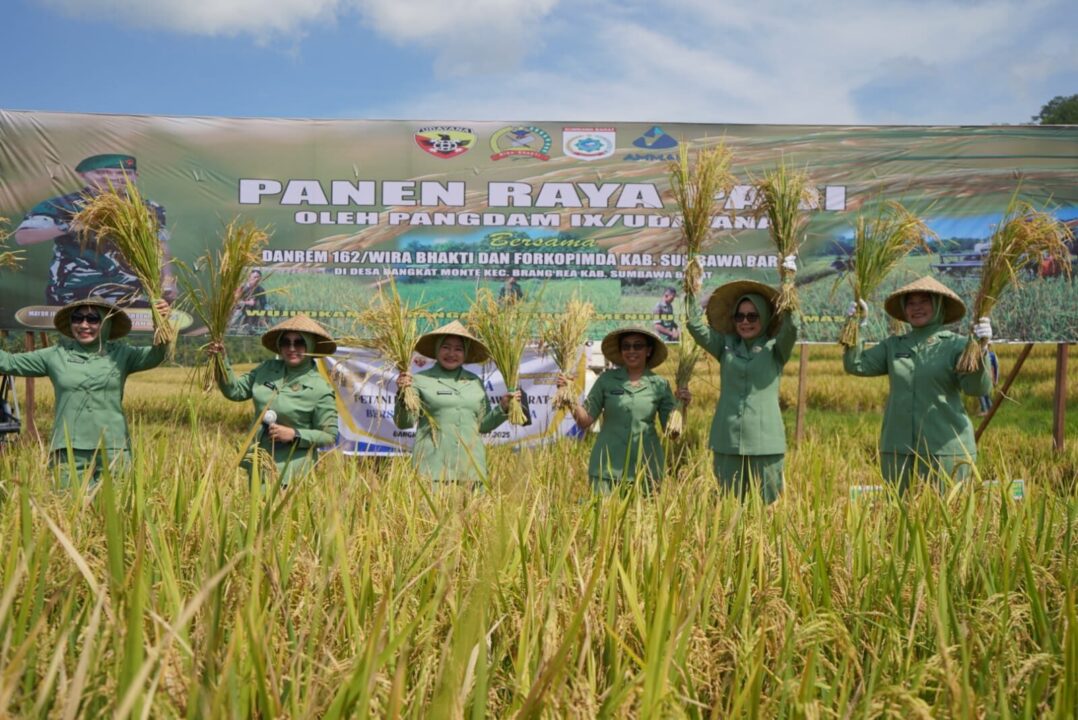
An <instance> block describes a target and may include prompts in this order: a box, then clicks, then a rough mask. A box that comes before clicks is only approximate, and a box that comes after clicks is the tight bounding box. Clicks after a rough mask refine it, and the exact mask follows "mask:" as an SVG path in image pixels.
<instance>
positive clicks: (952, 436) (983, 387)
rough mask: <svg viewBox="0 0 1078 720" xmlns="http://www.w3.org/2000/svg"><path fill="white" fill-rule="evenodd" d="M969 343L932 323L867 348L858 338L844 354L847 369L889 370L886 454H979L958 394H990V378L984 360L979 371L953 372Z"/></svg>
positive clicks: (883, 439)
mask: <svg viewBox="0 0 1078 720" xmlns="http://www.w3.org/2000/svg"><path fill="white" fill-rule="evenodd" d="M966 341H967V339H966V338H965V337H962V336H959V335H956V334H955V333H953V332H951V331H949V330H940V329H938V326H933V327H932V328H920V329H918V328H915V329H913V330H912V331H911V332H910V333H909V334H907V335H892V336H891V337H889V338H887V339H886V340H884V341H883V342H881V343H879V344H878V345H875V346H873V347H871V348H869V349H868V350H865V349H864V343H863V342H860V341H859V342H858V343H857V346H856V347H852V348H849V349H847V350H846V352H845V353H844V354H843V356H842V364H843V367H845V369H846V372H848V373H850V374H851V375H859V376H862V377H871V376H875V375H884V374H886V375H887V376H888V378H889V379H890V381H891V392H890V393H889V394H888V396H887V407H886V409H885V410H884V413H883V431H882V433H881V435H880V450H881V451H882V452H896V453H904V454H911V453H917V454H921V455H962V456H965V455H969V456H971V457H976V455H977V446H976V442H975V441H974V439H973V423H971V422H970V419H969V416H968V415H966V409H965V408H964V407H963V406H962V397H961V395H960V394H959V393H960V392H964V393H966V394H967V395H987V394H988V393H989V392H991V390H992V378H991V376H990V375H989V371H988V367H987V364H986V363H982V368H981V371H980V372H975V373H958V372H956V371H955V366H956V364H957V363H958V358H959V356H960V355H961V354H962V351H963V350H964V349H965V347H966Z"/></svg>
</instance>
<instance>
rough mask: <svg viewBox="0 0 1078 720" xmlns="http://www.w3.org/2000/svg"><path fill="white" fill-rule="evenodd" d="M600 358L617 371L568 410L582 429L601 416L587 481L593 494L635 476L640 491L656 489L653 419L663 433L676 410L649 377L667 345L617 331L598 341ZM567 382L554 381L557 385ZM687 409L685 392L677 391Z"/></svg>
mask: <svg viewBox="0 0 1078 720" xmlns="http://www.w3.org/2000/svg"><path fill="white" fill-rule="evenodd" d="M602 350H603V357H605V358H606V359H607V361H608V362H611V363H613V364H614V365H616V366H617V367H615V368H612V369H609V370H606V371H605V372H603V373H602V374H601V375H600V376H599V378H598V380H596V381H595V384H594V385H593V386H592V388H591V391H590V392H588V397H587V398H586V399H585V400H584V404H583V405H577V406H575V407H574V408H573V420H575V421H576V424H577V425H578V426H579V427H580V429H581V430H587V429H588V428H589V427H591V426H592V424H593V423H594V422H595V421H596V420H598V419H599V416H600V415H602V424H601V425H600V427H599V436H598V437H597V438H596V440H595V446H594V447H593V448H592V450H591V459H590V461H589V462H588V479H589V480H590V482H591V489H592V490H593V491H594V492H597V493H602V494H608V493H610V492H611V491H612V490H613V489H614V488H615V487H616V486H623V487H624V486H627V485H628V484H630V483H633V482H635V481H636V479H637V478H638V477H639V478H641V482H642V489H643V490H644V492H650V491H651V490H653V489H655V488H657V487H658V484H659V482H660V480H661V479H662V476H663V472H664V469H665V463H666V459H665V456H664V455H663V446H662V442H661V440H660V438H659V433H658V432H657V431H656V429H655V418H656V416H658V418H659V423H660V425H661V426H662V427H663V428H664V429H665V428H666V423H667V422H668V421H669V419H670V413H671V412H672V411H673V410H674V408H675V407H676V401H675V399H674V393H672V392H671V391H670V383H669V382H667V381H666V379H665V378H662V377H660V376H659V375H656V374H655V373H654V372H652V369H653V368H656V367H658V366H659V365H661V364H662V363H663V361H664V360H666V356H667V350H666V344H665V343H664V342H663V341H662V340H661V339H660V338H659V336H658V335H656V334H655V333H653V332H651V331H650V330H644V329H642V328H635V327H630V328H621V329H619V330H615V331H614V332H612V333H610V334H609V335H607V336H606V337H605V338H603V343H602ZM567 382H568V380H567V378H565V377H564V376H559V377H558V385H559V386H563V385H565V384H566V383H567ZM678 397H679V398H680V399H681V400H682V402H683V403H685V404H686V405H687V404H688V403H689V401H690V400H691V399H692V396H691V395H689V391H688V390H687V389H681V390H679V391H678Z"/></svg>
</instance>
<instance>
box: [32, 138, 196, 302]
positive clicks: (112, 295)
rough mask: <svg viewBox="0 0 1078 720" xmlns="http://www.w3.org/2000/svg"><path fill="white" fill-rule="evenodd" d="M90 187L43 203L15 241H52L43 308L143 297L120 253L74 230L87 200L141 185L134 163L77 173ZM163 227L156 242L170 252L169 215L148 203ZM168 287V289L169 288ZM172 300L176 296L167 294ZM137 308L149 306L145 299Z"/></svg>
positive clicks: (98, 164)
mask: <svg viewBox="0 0 1078 720" xmlns="http://www.w3.org/2000/svg"><path fill="white" fill-rule="evenodd" d="M75 171H76V172H77V173H79V174H80V175H81V176H82V178H83V180H84V181H85V183H86V185H85V187H83V188H82V189H81V190H78V191H77V192H72V193H68V194H66V195H60V196H59V197H54V198H49V199H48V200H43V201H42V202H39V203H38V204H37V205H35V206H34V207H33V208H32V209H31V210H30V212H28V213H27V214H26V217H25V218H24V219H23V221H22V223H21V224H20V225H19V227H18V228H16V230H15V241H16V242H17V243H18V244H20V245H32V244H36V243H41V242H46V241H48V240H52V242H53V257H52V263H51V264H50V265H49V284H48V287H47V288H46V290H45V302H46V303H47V304H49V305H66V304H67V303H70V302H74V301H75V300H83V299H85V298H87V297H90V296H91V295H92V296H96V297H103V298H105V299H107V300H110V301H112V302H125V301H126V300H127V299H128V298H130V297H131V296H132V295H135V296H137V295H139V294H141V293H142V286H141V284H140V283H139V281H138V278H136V277H135V275H134V273H133V272H132V271H131V268H130V267H128V265H127V264H126V263H125V262H124V260H123V258H122V257H121V255H120V253H119V252H118V251H117V250H116V248H115V247H114V246H113V245H112V243H110V242H108V241H105V242H104V243H102V244H101V245H100V246H98V244H97V242H95V239H93V238H85V239H84V238H82V237H80V236H79V232H78V231H77V230H76V229H74V228H72V227H71V219H72V218H73V217H74V216H75V214H76V213H77V212H78V211H79V210H80V209H81V207H82V205H83V202H84V198H85V197H86V196H87V195H94V194H96V193H100V192H102V191H103V190H105V189H107V188H108V187H109V184H110V183H111V184H112V186H113V187H123V183H124V182H125V180H124V178H125V177H127V178H130V179H131V181H132V182H134V181H135V180H136V179H137V170H136V165H135V158H133V157H131V156H130V155H117V154H110V155H94V156H92V157H88V158H86V159H85V160H83V161H82V162H81V163H79V165H78V166H77V167H76V168H75ZM147 206H148V207H149V209H150V210H152V211H153V213H154V215H155V216H156V218H157V224H158V226H159V227H160V231H159V234H158V238H159V239H160V240H161V242H162V244H165V245H166V246H167V243H168V232H167V231H166V230H165V209H164V208H163V207H161V206H160V205H158V204H157V203H155V202H152V201H147ZM168 285H169V284H168V283H167V282H166V287H168ZM166 296H168V298H167V299H170V300H171V299H174V296H175V293H174V292H166ZM135 304H139V305H148V301H146V300H145V298H138V302H137V303H135Z"/></svg>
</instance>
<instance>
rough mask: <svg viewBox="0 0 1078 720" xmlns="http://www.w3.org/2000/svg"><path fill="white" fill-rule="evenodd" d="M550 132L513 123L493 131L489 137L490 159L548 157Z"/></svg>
mask: <svg viewBox="0 0 1078 720" xmlns="http://www.w3.org/2000/svg"><path fill="white" fill-rule="evenodd" d="M551 143H552V140H551V139H550V133H548V132H547V131H546V130H544V129H543V128H540V127H535V126H534V125H513V126H511V127H505V128H502V129H501V130H499V131H498V132H496V133H494V135H492V136H491V138H490V149H491V151H492V152H493V154H492V155H491V156H490V159H491V160H504V159H505V158H524V157H530V158H535V159H537V160H549V159H550V145H551Z"/></svg>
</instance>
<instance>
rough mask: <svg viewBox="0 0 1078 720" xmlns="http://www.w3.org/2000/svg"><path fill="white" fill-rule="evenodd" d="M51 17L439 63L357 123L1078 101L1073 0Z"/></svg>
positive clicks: (779, 117)
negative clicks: (373, 48)
mask: <svg viewBox="0 0 1078 720" xmlns="http://www.w3.org/2000/svg"><path fill="white" fill-rule="evenodd" d="M38 1H39V2H41V3H44V4H46V5H48V6H51V7H54V8H58V9H61V10H63V11H64V12H66V13H69V14H76V15H84V16H90V15H92V16H94V17H95V18H108V19H111V20H113V21H115V22H120V23H126V24H131V25H137V26H144V27H151V28H158V29H163V30H166V31H173V32H180V33H191V34H203V35H249V36H252V37H255V38H257V39H259V40H261V41H265V40H269V39H273V40H277V39H278V38H281V37H284V38H288V39H289V40H290V41H291V40H292V39H293V38H296V37H302V36H303V35H304V34H305V33H308V34H309V35H310V36H311V37H310V39H309V40H308V41H307V42H309V43H314V42H316V41H317V40H316V35H315V33H316V31H317V29H318V28H319V27H320V26H323V25H330V24H336V26H337V27H338V29H344V30H347V29H348V28H354V29H355V34H356V42H363V41H364V39H365V38H366V37H369V34H371V33H373V34H374V35H376V36H378V37H380V38H382V39H385V40H388V41H390V42H391V43H393V44H396V45H397V46H399V47H400V52H401V53H402V54H404V55H406V56H408V57H407V62H409V63H410V62H412V61H413V58H414V57H415V56H416V55H421V56H423V57H433V58H434V60H433V62H432V64H431V66H430V67H429V68H426V69H425V71H426V72H427V73H428V74H429V75H430V76H431V77H433V78H435V79H434V80H433V81H432V82H430V83H429V84H427V85H426V86H425V88H426V89H424V90H422V91H420V92H421V94H419V95H415V94H412V95H402V96H401V97H400V98H399V99H398V100H396V101H394V103H393V104H392V105H385V106H383V107H378V108H371V107H369V106H368V107H364V108H353V109H352V111H353V112H357V113H358V114H361V115H370V114H372V111H374V112H376V113H377V114H379V115H383V116H396V117H419V116H433V117H453V116H457V117H469V118H473V119H474V118H501V119H504V118H519V119H525V118H536V119H554V118H567V119H568V118H585V117H591V118H595V119H602V118H610V119H625V120H652V119H655V120H668V121H701V122H794V123H858V122H920V123H935V122H973V123H976V122H994V121H1008V122H1021V121H1024V120H1026V119H1027V118H1028V116H1029V115H1031V114H1033V112H1035V111H1036V107H1032V105H1033V104H1036V106H1037V107H1039V103H1040V102H1042V101H1043V100H1044V99H1046V98H1047V97H1050V96H1051V95H1054V94H1060V93H1070V92H1073V91H1074V90H1075V89H1076V87H1075V86H1076V85H1078V82H1075V76H1076V74H1078V54H1075V53H1074V52H1073V39H1072V37H1071V34H1072V32H1073V31H1072V28H1073V27H1074V26H1075V24H1076V21H1078V9H1076V8H1078V6H1076V5H1075V4H1074V2H1073V0H889V1H888V2H864V0H815V1H814V2H811V3H810V2H805V1H802V0H793V1H791V0H753V2H752V3H744V2H738V1H735V0H573V1H572V2H564V1H560V0H306V1H305V2H302V3H301V2H298V1H297V0H38ZM300 48H301V49H300V50H299V52H300V53H302V45H301V46H300ZM417 51H419V52H417ZM398 62H401V63H403V62H405V61H404V60H402V59H399V58H395V57H394V56H393V55H391V54H390V55H387V57H386V59H385V63H386V65H387V66H388V68H389V69H386V70H383V73H384V74H385V75H386V77H387V78H391V77H392V76H393V74H394V69H393V66H394V65H395V64H397V63H398ZM388 81H389V80H387V82H388ZM1018 107H1021V110H1020V111H1019V110H1018V109H1017V108H1018Z"/></svg>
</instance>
